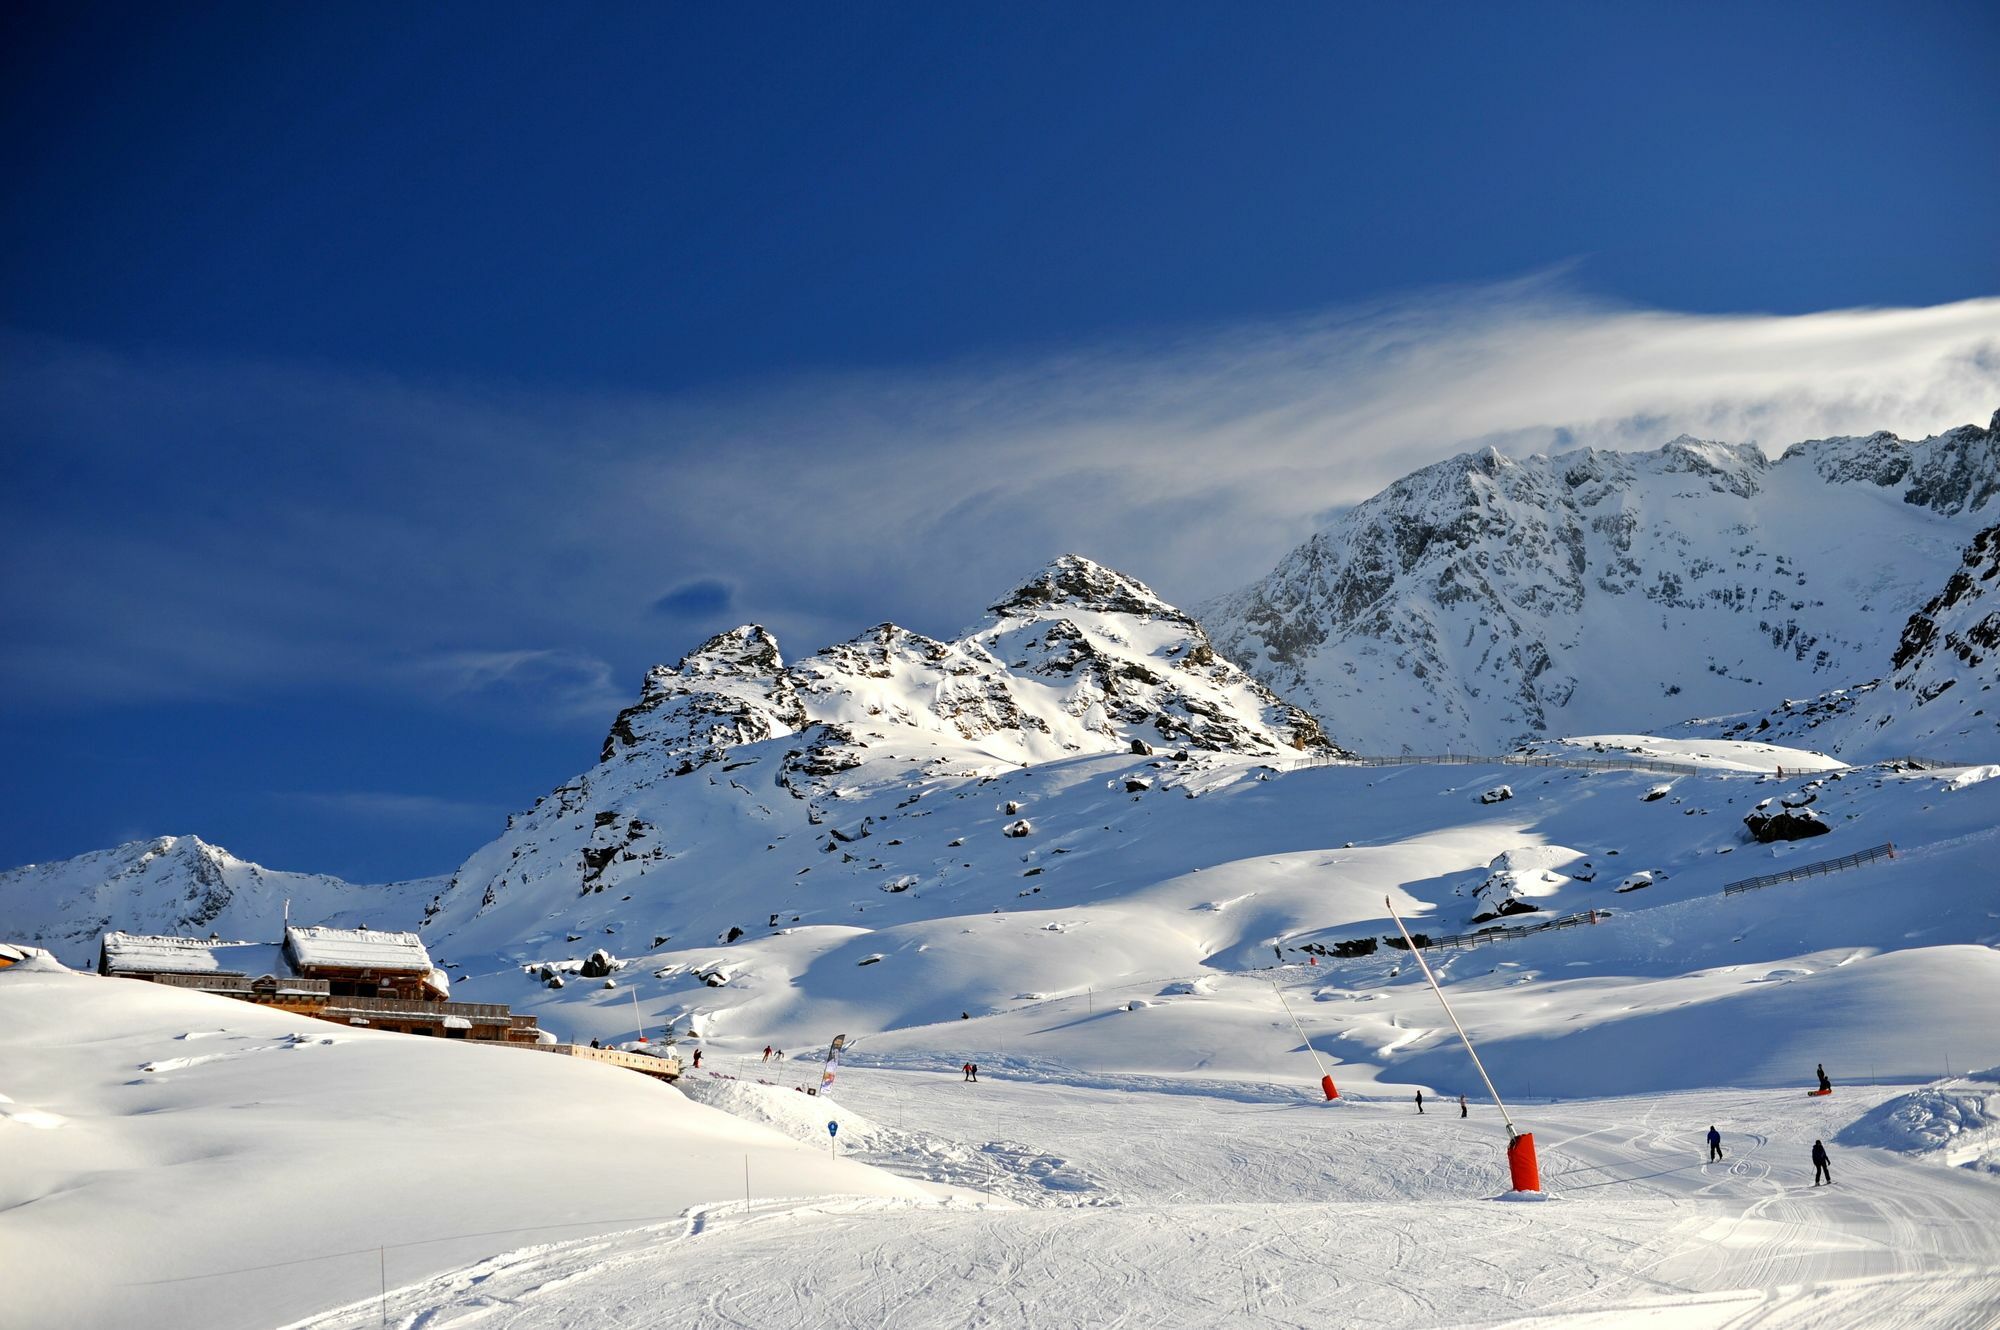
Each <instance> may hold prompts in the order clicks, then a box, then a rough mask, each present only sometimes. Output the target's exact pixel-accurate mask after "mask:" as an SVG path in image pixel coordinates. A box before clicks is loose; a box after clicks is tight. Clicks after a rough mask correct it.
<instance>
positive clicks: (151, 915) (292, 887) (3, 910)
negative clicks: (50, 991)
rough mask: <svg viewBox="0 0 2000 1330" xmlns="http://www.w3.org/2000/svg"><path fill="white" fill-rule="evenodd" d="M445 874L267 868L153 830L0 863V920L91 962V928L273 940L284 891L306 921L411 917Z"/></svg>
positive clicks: (94, 937) (25, 937) (27, 937)
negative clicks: (385, 877) (113, 842)
mask: <svg viewBox="0 0 2000 1330" xmlns="http://www.w3.org/2000/svg"><path fill="white" fill-rule="evenodd" d="M443 881H444V879H442V878H421V879H417V880H415V881H411V882H396V883H389V884H387V885H382V886H358V885H356V884H354V883H351V882H343V881H341V880H340V879H339V878H337V877H328V876H326V875H325V874H322V873H288V872H282V871H279V870H276V869H270V868H265V867H262V866H261V865H258V864H253V863H251V862H249V861H248V860H246V859H239V858H237V857H236V856H235V855H233V854H231V853H230V852H229V851H227V850H225V849H223V848H222V847H221V846H219V845H210V844H208V843H207V842H205V841H203V840H202V839H201V838H200V837H198V836H161V837H158V838H157V839H154V840H145V841H129V842H127V843H126V844H124V845H119V846H116V847H114V848H112V849H109V850H97V851H94V852H92V853H90V854H81V855H78V856H76V857H75V858H73V859H63V860H60V861H58V862H56V863H46V864H28V865H26V866H25V867H21V868H15V869H10V870H8V871H6V872H0V921H4V925H0V927H4V929H5V931H6V934H7V936H8V938H10V939H11V940H14V941H25V942H33V943H36V944H38V945H41V946H44V947H47V948H49V949H50V950H51V951H54V952H56V953H57V954H58V955H60V956H61V957H62V958H63V959H64V960H65V961H68V962H69V963H71V964H73V965H90V964H94V963H95V962H96V959H97V944H98V939H99V937H100V936H101V935H102V934H104V933H105V932H106V931H108V930H110V929H114V928H116V929H123V930H125V931H126V932H130V933H188V934H194V935H197V936H202V935H206V934H208V933H219V934H221V935H222V936H223V937H226V938H231V939H242V940H249V941H256V940H275V939H276V938H277V936H278V933H279V931H280V929H281V927H282V923H283V919H284V912H285V902H286V901H288V900H289V901H290V902H291V905H292V915H293V917H294V918H296V919H300V920H303V921H306V922H310V923H337V924H343V925H347V924H357V923H369V924H375V925H378V926H379V925H380V924H382V923H385V922H390V923H393V922H406V921H411V920H413V919H414V918H415V915H416V911H417V910H418V909H419V908H421V906H422V903H423V902H424V901H425V900H427V899H428V898H429V897H430V896H432V895H433V894H435V893H436V891H437V890H438V888H439V887H440V886H441V885H442V884H443Z"/></svg>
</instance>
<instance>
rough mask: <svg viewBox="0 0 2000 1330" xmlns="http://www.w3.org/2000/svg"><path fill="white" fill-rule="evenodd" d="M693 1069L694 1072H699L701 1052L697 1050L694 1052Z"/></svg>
mask: <svg viewBox="0 0 2000 1330" xmlns="http://www.w3.org/2000/svg"><path fill="white" fill-rule="evenodd" d="M694 1068H695V1070H696V1071H700V1070H701V1050H700V1049H698V1048H697V1049H696V1050H695V1051H694Z"/></svg>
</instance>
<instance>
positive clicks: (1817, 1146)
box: [1813, 1141, 1833, 1187]
mask: <svg viewBox="0 0 2000 1330" xmlns="http://www.w3.org/2000/svg"><path fill="white" fill-rule="evenodd" d="M1821 1178H1824V1179H1826V1185H1827V1186H1829V1187H1831V1186H1832V1185H1833V1170H1832V1169H1831V1168H1828V1167H1827V1160H1826V1146H1825V1145H1823V1144H1821V1143H1820V1142H1818V1141H1814V1142H1813V1186H1815V1187H1817V1186H1819V1184H1820V1179H1821Z"/></svg>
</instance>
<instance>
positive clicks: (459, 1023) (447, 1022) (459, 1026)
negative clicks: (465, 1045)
mask: <svg viewBox="0 0 2000 1330" xmlns="http://www.w3.org/2000/svg"><path fill="white" fill-rule="evenodd" d="M444 1028H445V1029H447V1030H470V1029H471V1028H472V1022H471V1021H469V1020H467V1019H465V1017H463V1016H447V1017H445V1018H444Z"/></svg>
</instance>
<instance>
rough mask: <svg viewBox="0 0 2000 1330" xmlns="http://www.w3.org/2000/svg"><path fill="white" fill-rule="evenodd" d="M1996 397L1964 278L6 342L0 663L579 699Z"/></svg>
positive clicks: (1997, 362) (0, 466) (177, 681)
mask: <svg viewBox="0 0 2000 1330" xmlns="http://www.w3.org/2000/svg"><path fill="white" fill-rule="evenodd" d="M1996 406H2000V299H1987V300H1977V301H1967V302H1963V303H1959V304H1954V305H1946V306H1940V307H1936V308H1930V309H1913V310H1851V311H1836V312H1831V313H1824V314H1814V315H1805V316H1798V317H1761V316H1730V317H1723V316H1710V315H1687V314H1674V313H1664V312H1659V311H1648V310H1633V309H1624V308H1615V307H1609V306H1605V305H1603V304H1599V303H1594V302H1591V301H1589V300H1586V299H1582V298H1579V297H1576V296H1574V295H1571V294H1566V293H1565V292H1564V291H1562V290H1561V289H1560V288H1559V287H1557V286H1556V285H1554V284H1552V283H1550V282H1546V281H1537V282H1524V283H1519V284H1516V285H1512V286H1508V287H1505V288H1500V289H1488V290H1481V291H1473V292H1456V293H1445V294H1437V295H1432V296H1427V297H1424V298H1420V299H1412V300H1407V301H1402V302H1398V303H1392V304H1383V305H1380V306H1375V307H1370V308H1365V309H1353V310H1345V311H1340V312H1336V313H1333V314H1329V315H1326V316H1323V317H1319V318H1313V319H1300V320H1293V321H1289V322H1285V323H1274V324H1267V325H1262V326H1255V327H1243V328H1235V329H1225V330H1217V331H1207V332H1199V333H1187V334H1184V335H1180V336H1176V337H1172V338H1161V339H1156V340H1153V341H1149V342H1133V343H1127V344H1123V345H1116V346H1101V347H1094V348H1086V349H1081V350H1077V351H1074V352H1071V353H1069V354H1065V355H1057V356H1045V357H1042V358H1039V359H1032V360H1015V361H1011V362H1007V363H966V364H960V365H956V366H953V367H950V368H948V369H946V370H943V371H928V372H925V373H923V374H898V373H878V374H856V375H849V376H844V377H839V378H825V377H822V378H813V379H802V380H799V381H795V382H789V383H782V384H763V385H758V386H756V388H755V389H754V390H747V391H744V392H741V393H739V394H737V395H733V396H729V397H716V398H709V399H701V400H694V399H687V398H678V399H667V398H658V397H649V396H646V395H643V394H628V395H597V396H578V395H560V394H547V393H543V394H524V393H518V392H506V391H498V390H483V389H477V388H468V387H465V386H437V385H417V384H410V383H407V382H404V381H401V380H398V379H395V378H391V377H388V376H382V375H370V374H357V373H344V372H337V371H331V370H325V369H316V368H301V367H292V366H272V365H260V364H245V363H231V362H219V361H214V360H190V359H185V358H171V357H153V356H119V355H111V354H108V353H104V352H100V351H93V350H90V349H86V348H78V347H74V346H68V345H62V344H55V343H50V342H47V341H42V340H37V339H31V338H26V337H19V336H16V337H11V338H7V339H4V340H0V434H3V435H4V438H5V439H6V440H7V444H6V454H5V457H4V461H0V528H4V529H3V530H0V558H4V560H5V566H6V569H7V576H6V578H5V580H4V585H0V622H4V623H5V624H7V625H8V632H7V633H6V634H5V639H6V640H5V643H4V645H0V684H4V685H5V686H6V687H8V688H11V689H14V690H16V692H17V694H19V695H26V696H34V697H37V698H41V699H44V700H56V699H71V700H77V699H88V700H91V701H102V700H103V699H105V698H107V697H110V698H120V697H160V696H188V695H215V694H228V695H241V694H243V693H244V692H246V691H253V692H254V691H271V690H281V689H300V688H324V687H329V686H339V687H350V688H366V689H371V690H388V691H392V692H396V693H398V694H402V695H415V696H418V697H421V698H429V699H432V700H434V701H436V702H438V703H439V704H446V705H458V706H483V707H488V708H490V709H492V710H493V711H494V712H495V713H496V714H509V715H513V714H518V715H522V716H535V715H540V716H546V717H549V718H553V719H558V720H564V721H567V720H569V719H570V718H573V717H576V716H578V715H581V714H584V713H588V712H595V713H596V715H597V716H598V717H599V718H602V717H603V716H605V715H608V713H609V711H610V709H611V708H613V707H615V706H616V705H617V703H618V702H619V701H621V700H623V698H624V697H626V696H627V695H628V694H630V693H631V692H632V691H633V690H634V688H635V687H636V683H637V676H638V673H639V671H640V670H641V669H643V668H644V666H645V665H647V664H649V663H652V662H653V661H656V660H659V659H671V658H672V657H673V656H675V655H676V654H678V653H679V652H681V651H683V650H685V649H687V648H688V647H689V646H690V645H692V644H693V643H694V642H695V641H698V640H699V639H700V638H701V637H702V636H704V635H706V634H707V633H709V632H712V631H716V630H718V629H720V628H724V627H727V626H729V624H730V622H733V621H734V620H736V619H739V618H743V619H758V620H761V621H764V622H766V623H769V624H771V625H772V626H773V627H774V628H776V629H777V630H778V631H779V632H780V633H781V635H783V636H784V637H785V639H786V644H787V647H788V648H789V650H790V651H791V652H793V653H797V652H799V651H801V650H805V649H810V648H812V647H816V646H819V645H821V644H823V643H825V642H827V641H830V640H833V639H835V638H838V637H844V636H846V635H848V634H850V633H852V632H854V631H856V630H858V629H859V628H861V627H862V626H864V625H866V624H869V623H872V622H875V621H877V620H880V619H883V618H896V619H899V620H902V621H904V622H907V623H910V624H911V625H912V626H915V627H918V628H922V629H925V630H927V631H933V632H938V631H953V630H956V629H958V628H960V627H962V626H964V624H965V623H967V622H969V621H970V620H972V619H973V618H975V617H976V615H977V613H978V610H979V607H980V606H982V605H983V604H985V603H986V602H987V601H988V600H990V599H991V598H993V597H995V596H997V595H998V594H1000V593H1001V592H1003V591H1005V590H1006V589H1008V587H1009V586H1010V584H1011V583H1012V582H1013V581H1015V580H1016V579H1018V578H1020V577H1021V576H1023V575H1025V574H1026V573H1028V572H1029V571H1031V570H1032V569H1033V568H1035V567H1036V566H1038V565H1039V564H1040V563H1042V562H1043V561H1045V560H1046V559H1048V558H1050V557H1052V556H1054V555H1055V554H1057V553H1060V552H1062V551H1064V550H1070V549H1076V550H1081V551H1083V552H1085V553H1089V554H1092V555H1094V556H1095V557H1098V558H1101V559H1104V560H1106V561H1108V562H1111V563H1114V564H1117V565H1119V566H1121V567H1124V568H1126V569H1128V570H1129V571H1131V572H1133V573H1135V574H1137V575H1139V576H1141V577H1143V578H1145V579H1146V580H1148V581H1150V582H1152V583H1153V584H1154V585H1155V586H1157V587H1158V588H1159V589H1160V590H1161V591H1162V592H1163V593H1165V594H1167V595H1168V596H1169V597H1171V598H1174V599H1177V600H1180V601H1183V602H1192V601H1196V600H1199V599H1201V598H1203V597H1206V596H1208V595H1211V594H1214V593H1217V592H1220V591H1223V590H1227V589H1229V588H1230V587H1233V586H1235V585H1238V584H1240V583H1242V582H1244V581H1246V580H1248V579H1250V578H1252V577H1255V576H1258V575H1260V574H1261V573H1262V572H1264V571H1266V570H1267V569H1268V568H1269V567H1270V565H1271V564H1272V563H1274V562H1275V561H1276V560H1277V558H1278V557H1279V556H1280V555H1282V554H1283V552H1284V551H1285V550H1286V549H1288V548H1289V547H1290V546H1291V545H1292V544H1294V543H1296V542H1297V541H1298V540H1300V539H1302V538H1303V537H1304V536H1305V535H1306V534H1308V533H1309V532H1310V531H1311V529H1312V528H1313V527H1314V526H1315V525H1317V524H1318V523H1319V522H1321V521H1323V520H1324V518H1325V516H1326V515H1327V514H1328V513H1329V512H1330V511H1331V510H1334V509H1337V508H1338V507H1340V506H1342V505H1345V504H1350V503H1353V502H1356V501H1358V500H1359V499H1361V498H1364V497H1366V496H1367V495H1368V494H1371V493H1373V492H1374V491H1375V490H1377V489H1379V488H1380V487H1381V486H1382V485H1384V484H1386V483H1387V482H1388V481H1390V480H1392V479H1394V478H1395V477H1397V476H1398V475H1401V474H1403V473H1404V472H1407V471H1408V470H1410V469H1412V468H1414V467H1417V466H1420V465H1423V464H1425V463H1428V462H1432V461H1436V460H1439V459H1440V458H1443V457H1446V456H1449V455H1451V454H1453V453H1456V452H1460V451H1463V450H1465V449H1467V448H1469V447H1473V446H1476V445H1480V444H1484V443H1493V444H1494V445H1495V446H1498V447H1501V448H1502V449H1503V450H1504V451H1508V452H1511V453H1516V454H1519V453H1525V452H1528V451H1533V450H1538V449H1546V448H1549V447H1574V446H1585V445H1591V446H1602V447H1613V448H1631V447H1648V446H1654V445H1657V444H1658V443H1661V442H1664V441H1665V440H1666V439H1668V438H1671V437H1673V436H1674V435H1676V434H1679V433H1683V432H1687V433H1693V434H1697V435H1701V436H1704V437H1709V438H1721V439H1726V440H1731V441H1749V442H1756V443H1759V444H1762V445H1764V446H1766V447H1767V448H1771V449H1773V450H1775V449H1777V448H1781V447H1783V446H1784V445H1787V444H1789V443H1792V442H1795V441H1797V440H1799V439H1802V438H1811V437H1818V436H1823V435H1828V434H1839V433H1854V432H1865V431H1871V430H1874V429H1878V428H1887V429H1893V430H1896V431H1897V432H1899V433H1902V434H1903V435H1905V436H1906V437H1916V436H1921V435H1923V434H1927V433H1932V432H1935V431H1937V430H1939V429H1943V428H1946V427H1949V426H1951V425H1955V424H1960V423H1964V422H1966V421H1970V420H1978V421H1982V422H1983V421H1984V420H1985V419H1986V418H1987V416H1988V415H1990V414H1991V412H1992V411H1993V409H1994V408H1995V407H1996Z"/></svg>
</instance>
